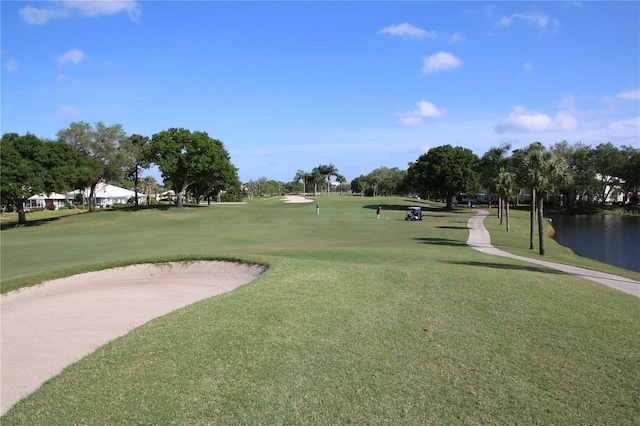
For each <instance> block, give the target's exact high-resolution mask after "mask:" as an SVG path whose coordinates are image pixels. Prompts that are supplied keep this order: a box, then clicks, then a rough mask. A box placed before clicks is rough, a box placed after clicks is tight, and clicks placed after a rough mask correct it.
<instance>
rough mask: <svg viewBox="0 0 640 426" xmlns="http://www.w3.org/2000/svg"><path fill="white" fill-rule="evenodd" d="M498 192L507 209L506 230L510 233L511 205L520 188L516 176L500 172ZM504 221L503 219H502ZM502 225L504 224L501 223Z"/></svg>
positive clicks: (497, 184) (497, 181) (497, 183)
mask: <svg viewBox="0 0 640 426" xmlns="http://www.w3.org/2000/svg"><path fill="white" fill-rule="evenodd" d="M495 185H496V190H497V191H498V194H499V196H500V200H501V202H502V204H503V206H504V208H505V216H506V223H507V224H506V228H507V232H509V204H510V203H511V201H512V200H513V199H514V198H515V196H516V194H517V192H518V187H517V185H516V176H515V175H514V174H513V173H510V172H505V171H503V172H500V173H499V174H498V178H497V179H496V184H495ZM501 220H502V219H501ZM500 224H502V222H501V223H500Z"/></svg>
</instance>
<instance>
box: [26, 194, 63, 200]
mask: <svg viewBox="0 0 640 426" xmlns="http://www.w3.org/2000/svg"><path fill="white" fill-rule="evenodd" d="M27 199H28V200H66V199H67V196H66V195H62V194H58V193H57V192H52V193H51V194H49V195H47V194H36V195H32V196H31V197H29V198H27Z"/></svg>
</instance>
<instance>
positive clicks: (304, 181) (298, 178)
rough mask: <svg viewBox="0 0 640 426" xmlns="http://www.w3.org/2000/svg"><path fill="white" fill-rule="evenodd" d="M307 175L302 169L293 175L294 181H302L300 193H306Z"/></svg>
mask: <svg viewBox="0 0 640 426" xmlns="http://www.w3.org/2000/svg"><path fill="white" fill-rule="evenodd" d="M307 176H308V173H307V172H305V171H303V170H298V171H297V172H296V175H295V176H294V177H293V180H295V181H296V182H300V181H302V195H306V194H307Z"/></svg>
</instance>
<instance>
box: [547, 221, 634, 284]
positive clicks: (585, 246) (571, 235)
mask: <svg viewBox="0 0 640 426" xmlns="http://www.w3.org/2000/svg"><path fill="white" fill-rule="evenodd" d="M553 228H554V229H555V231H556V235H555V240H556V241H557V242H558V243H560V244H562V245H563V246H565V247H569V248H570V249H571V250H573V251H574V252H575V253H577V254H579V255H580V256H584V257H588V258H590V259H595V260H599V261H601V262H605V263H608V264H610V265H615V266H619V267H621V268H625V269H629V270H632V271H636V272H640V217H637V216H600V215H575V216H553Z"/></svg>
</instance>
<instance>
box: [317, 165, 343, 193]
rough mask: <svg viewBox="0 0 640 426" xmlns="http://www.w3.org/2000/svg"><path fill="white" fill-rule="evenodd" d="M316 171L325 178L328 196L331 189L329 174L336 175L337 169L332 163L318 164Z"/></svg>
mask: <svg viewBox="0 0 640 426" xmlns="http://www.w3.org/2000/svg"><path fill="white" fill-rule="evenodd" d="M317 170H318V173H320V174H321V175H322V176H324V177H325V178H326V179H327V196H329V194H330V192H331V190H330V188H331V176H336V174H337V173H338V169H336V166H334V165H333V164H320V165H319V166H318V167H317Z"/></svg>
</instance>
